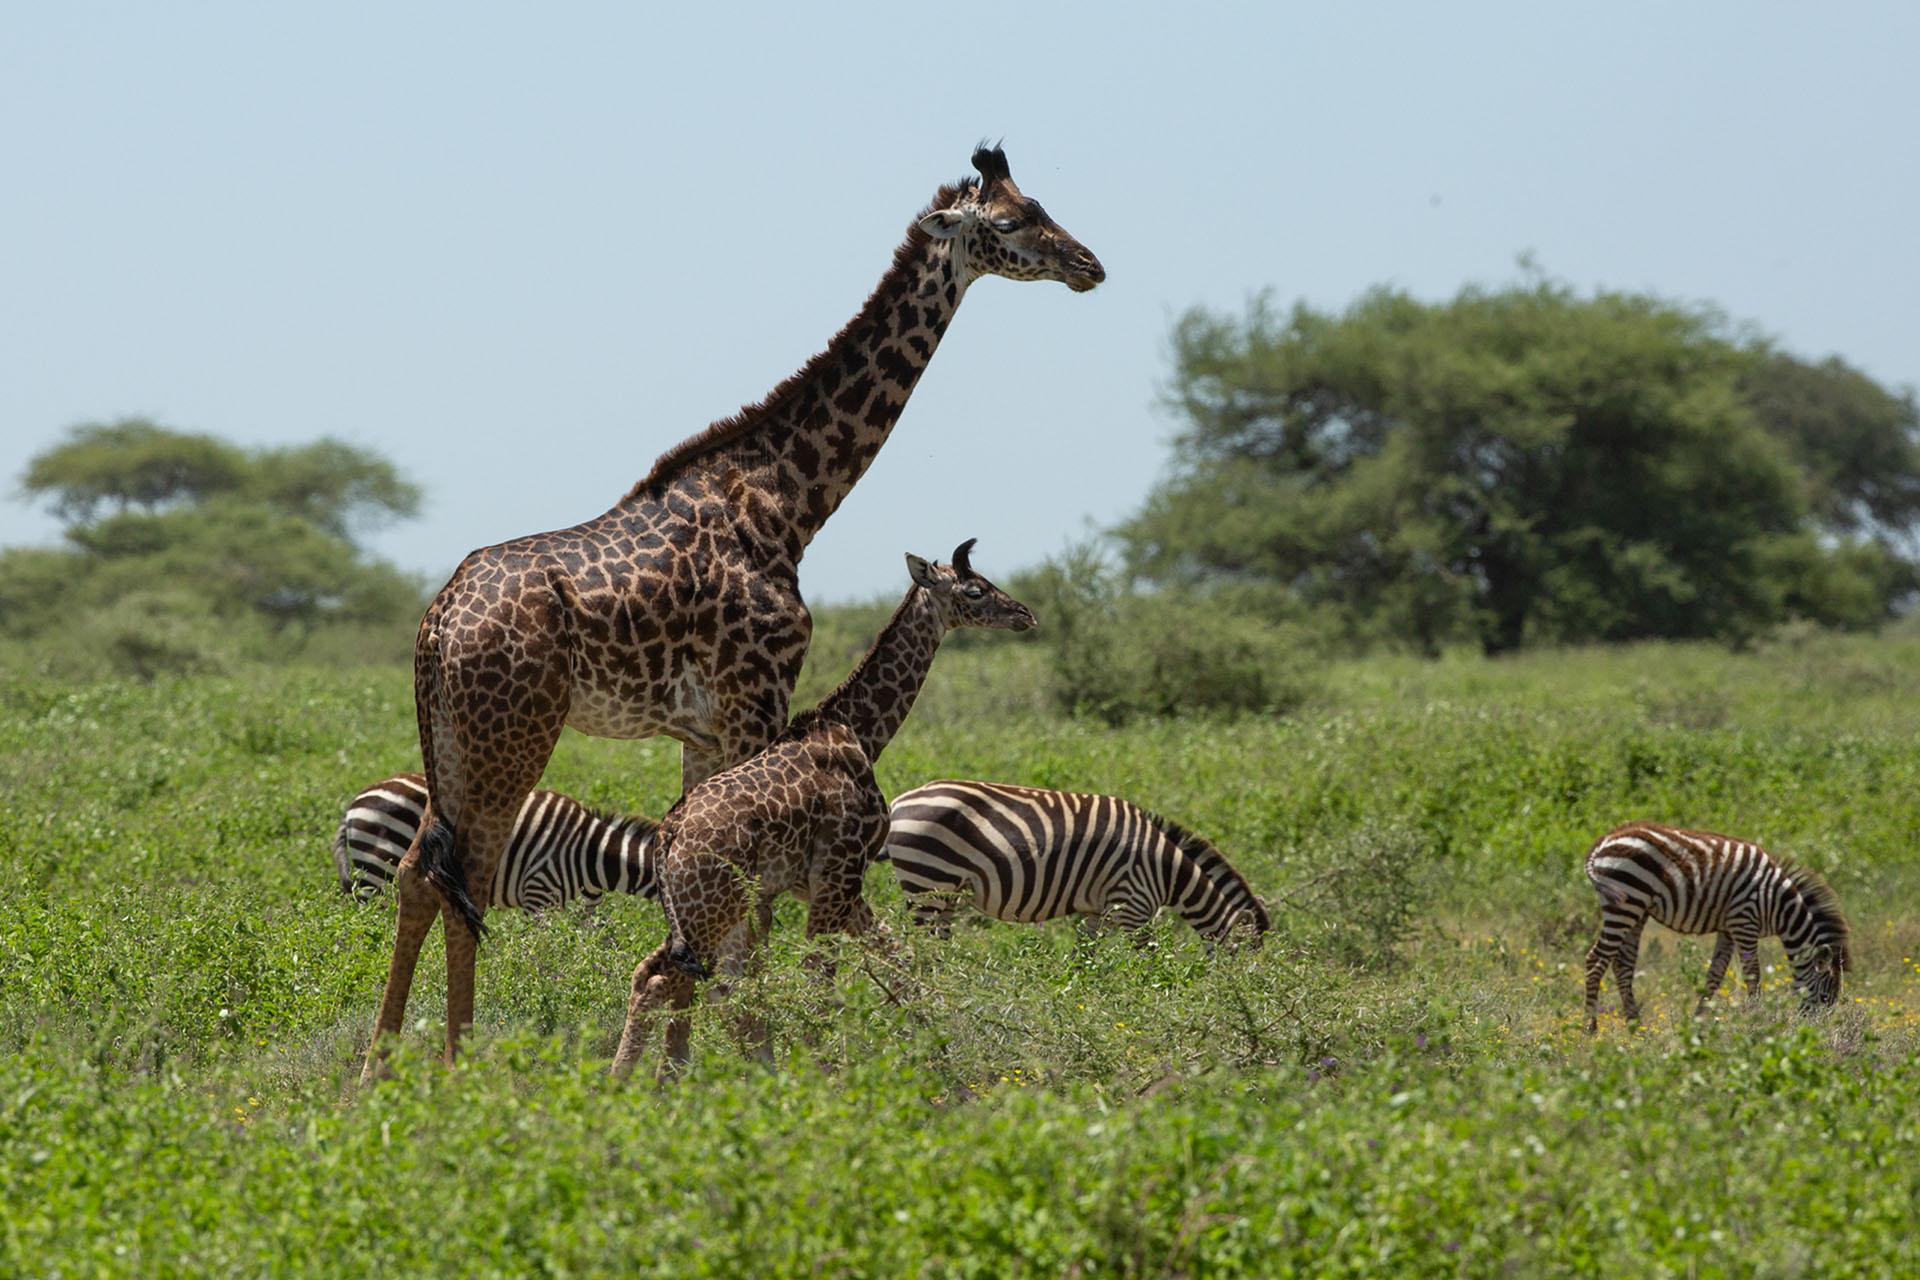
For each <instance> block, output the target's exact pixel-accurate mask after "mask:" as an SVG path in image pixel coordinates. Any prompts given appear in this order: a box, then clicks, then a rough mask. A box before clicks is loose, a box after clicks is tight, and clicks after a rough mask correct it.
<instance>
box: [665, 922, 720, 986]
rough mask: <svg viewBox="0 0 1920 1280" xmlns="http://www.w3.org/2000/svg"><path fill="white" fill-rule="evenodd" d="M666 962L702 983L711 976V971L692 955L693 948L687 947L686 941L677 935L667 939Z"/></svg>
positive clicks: (698, 958)
mask: <svg viewBox="0 0 1920 1280" xmlns="http://www.w3.org/2000/svg"><path fill="white" fill-rule="evenodd" d="M667 961H668V963H670V964H671V965H673V967H674V968H676V969H678V970H680V972H682V973H689V974H692V975H693V976H694V977H696V978H699V979H701V980H703V981H704V980H705V979H707V978H711V977H712V976H713V969H712V968H711V967H709V966H707V965H705V964H702V963H701V962H700V957H699V956H697V955H695V954H693V948H692V947H690V946H688V945H687V940H686V939H685V938H682V937H681V936H680V935H679V934H677V933H676V934H674V935H673V936H672V937H671V938H669V939H667Z"/></svg>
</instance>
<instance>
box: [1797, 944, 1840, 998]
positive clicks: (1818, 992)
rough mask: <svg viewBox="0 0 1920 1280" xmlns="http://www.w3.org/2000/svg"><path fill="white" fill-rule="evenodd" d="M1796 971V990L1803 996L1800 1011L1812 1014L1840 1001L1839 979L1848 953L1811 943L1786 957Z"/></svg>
mask: <svg viewBox="0 0 1920 1280" xmlns="http://www.w3.org/2000/svg"><path fill="white" fill-rule="evenodd" d="M1787 961H1788V963H1789V964H1790V965H1791V966H1792V967H1793V985H1794V989H1795V990H1797V991H1798V992H1799V993H1800V1011H1801V1012H1802V1013H1812V1012H1813V1011H1814V1010H1815V1009H1824V1008H1827V1007H1828V1006H1829V1005H1832V1004H1834V1003H1836V1002H1837V1001H1838V1000H1839V999H1840V975H1841V973H1843V972H1844V971H1845V970H1846V967H1847V958H1846V953H1845V952H1844V951H1842V950H1841V949H1840V948H1839V947H1836V946H1834V945H1832V944H1831V943H1827V942H1809V943H1808V944H1807V945H1806V946H1804V947H1802V948H1800V950H1798V951H1796V952H1794V953H1793V954H1792V955H1790V956H1788V957H1787Z"/></svg>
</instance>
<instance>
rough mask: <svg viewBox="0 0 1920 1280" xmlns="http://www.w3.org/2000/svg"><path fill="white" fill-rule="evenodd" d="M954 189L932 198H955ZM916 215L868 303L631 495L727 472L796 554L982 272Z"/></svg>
mask: <svg viewBox="0 0 1920 1280" xmlns="http://www.w3.org/2000/svg"><path fill="white" fill-rule="evenodd" d="M960 190H961V189H960V188H945V189H942V191H941V192H940V193H939V194H938V195H936V196H935V197H934V202H933V204H932V205H931V206H930V208H945V207H947V206H948V205H950V204H951V203H952V202H953V201H954V200H955V199H956V198H958V195H959V192H960ZM953 245H954V242H953V241H951V240H934V239H932V238H931V237H930V236H928V235H927V234H926V233H925V232H924V231H922V230H920V228H919V226H918V224H917V222H916V223H915V224H914V225H910V226H909V227H908V230H907V239H906V241H905V243H903V244H902V245H901V246H900V247H899V248H898V249H896V250H895V251H894V255H893V264H892V266H891V267H889V268H888V270H887V273H886V274H885V275H883V276H882V277H881V278H880V283H879V284H878V285H877V286H875V288H874V290H873V293H872V294H871V295H870V296H869V297H868V298H867V301H866V303H865V304H864V305H863V306H862V307H861V308H860V310H859V312H858V313H857V314H856V315H855V316H854V317H853V319H851V320H849V321H848V322H847V324H846V326H845V327H844V328H843V329H841V330H840V332H839V333H838V334H836V335H835V336H834V338H833V341H832V342H830V343H828V344H827V348H826V350H824V351H822V352H821V353H820V354H819V355H817V356H815V357H813V359H811V360H809V361H807V363H806V364H805V365H804V366H802V368H801V369H800V371H799V372H797V373H795V374H793V375H792V376H791V377H789V378H788V379H787V380H786V381H784V382H782V383H781V384H780V385H779V386H777V387H775V388H774V389H773V391H772V393H771V394H769V395H768V396H767V398H766V399H765V400H762V401H761V402H760V403H759V404H756V405H749V406H748V407H746V408H745V409H742V410H741V411H740V412H739V413H738V414H736V415H734V416H733V417H731V418H724V419H722V420H720V421H719V422H716V423H714V424H713V425H712V426H710V427H708V428H707V429H706V430H705V431H703V432H701V433H700V434H698V435H696V436H694V437H692V438H691V439H688V440H685V441H683V442H682V443H680V444H678V445H676V446H674V447H673V448H672V449H670V450H668V451H667V452H666V453H664V454H662V455H661V456H660V459H659V460H658V461H657V462H655V463H654V466H653V470H652V471H651V472H649V473H648V474H647V477H646V478H645V479H643V480H642V481H641V482H640V483H639V484H637V485H635V486H634V487H633V489H632V490H631V491H630V492H629V493H628V494H627V500H628V501H633V500H635V499H637V498H641V497H643V496H646V495H648V494H654V493H658V492H659V491H660V489H661V488H663V487H664V486H665V485H666V484H669V483H671V482H672V481H673V480H675V479H678V478H679V477H681V476H683V475H687V474H691V473H695V472H703V473H708V474H714V475H723V474H725V473H727V472H729V471H732V472H733V474H732V475H730V476H727V480H726V483H727V485H728V488H729V491H730V496H731V498H732V505H733V507H734V509H735V510H736V511H737V512H738V513H740V514H741V515H742V516H743V517H745V518H746V519H748V520H750V521H751V522H752V523H753V524H754V525H755V526H756V527H757V528H758V530H759V532H760V533H761V534H762V536H763V537H766V538H767V539H768V540H769V541H775V542H784V543H785V544H787V546H788V548H789V549H790V551H791V552H792V554H793V555H794V556H795V557H796V558H797V557H798V555H799V553H800V552H801V551H802V550H804V549H805V548H806V546H807V544H808V543H810V542H811V541H812V540H813V537H814V535H815V534H817V533H818V532H819V531H820V528H821V526H823V525H825V524H826V522H827V518H828V517H829V516H831V515H832V514H833V513H834V512H835V511H836V510H838V509H839V506H840V503H841V501H842V500H844V499H845V498H846V496H847V494H848V493H849V492H850V491H851V490H852V489H853V486H854V485H855V483H857V482H858V481H859V479H860V477H861V476H862V475H864V474H866V470H867V468H868V466H870V465H871V464H872V462H873V459H874V456H875V455H876V454H878V453H879V452H880V446H881V445H883V444H885V443H886V442H887V437H888V435H890V434H891V433H892V431H893V428H894V424H895V423H897V422H899V420H900V412H901V410H902V409H904V408H905V407H906V404H907V398H908V397H909V396H910V395H912V394H913V389H914V386H915V385H916V384H917V383H918V382H919V381H920V375H921V374H922V373H924V372H925V371H926V368H927V364H928V362H929V361H931V360H932V359H933V353H934V351H935V349H936V348H937V347H938V346H939V345H940V339H941V337H942V336H943V335H944V334H945V333H946V331H947V325H948V324H949V323H951V322H952V320H953V313H954V312H955V311H956V310H957V309H958V308H959V306H960V299H961V298H962V297H963V296H964V295H965V293H966V289H967V285H968V284H969V283H970V282H971V279H972V273H971V272H970V271H968V270H967V269H966V264H965V263H964V262H963V261H961V259H960V255H959V254H957V253H956V252H955V250H954V248H953Z"/></svg>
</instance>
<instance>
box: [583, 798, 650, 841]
mask: <svg viewBox="0 0 1920 1280" xmlns="http://www.w3.org/2000/svg"><path fill="white" fill-rule="evenodd" d="M580 807H581V808H582V809H585V810H586V811H587V816H588V817H589V818H592V819H593V820H595V821H596V822H603V823H605V824H606V825H607V826H608V827H610V828H612V829H613V830H615V831H631V832H633V833H634V834H635V835H638V836H641V837H643V838H644V837H649V836H651V835H653V833H654V832H656V831H658V830H659V829H660V824H659V823H657V822H655V821H654V820H653V819H652V818H649V817H647V816H646V815H645V814H641V813H618V812H615V811H614V810H612V809H602V808H599V807H598V806H595V805H586V804H583V805H581V806H580Z"/></svg>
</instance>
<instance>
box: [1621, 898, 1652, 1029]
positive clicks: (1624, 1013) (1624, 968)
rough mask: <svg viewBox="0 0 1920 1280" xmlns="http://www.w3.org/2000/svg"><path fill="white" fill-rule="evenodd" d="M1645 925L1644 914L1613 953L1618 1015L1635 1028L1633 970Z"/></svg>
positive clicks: (1637, 1013) (1637, 1019)
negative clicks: (1618, 991) (1618, 989)
mask: <svg viewBox="0 0 1920 1280" xmlns="http://www.w3.org/2000/svg"><path fill="white" fill-rule="evenodd" d="M1645 925H1646V917H1645V916H1642V917H1640V918H1639V919H1638V920H1636V921H1634V922H1633V927H1632V928H1631V929H1629V930H1628V931H1627V933H1626V935H1625V936H1623V937H1622V938H1621V939H1620V945H1619V946H1618V947H1617V948H1615V950H1614V953H1613V983H1614V985H1615V986H1617V987H1619V988H1620V1016H1621V1017H1623V1018H1625V1019H1626V1020H1627V1025H1628V1026H1630V1027H1635V1028H1638V1027H1639V1025H1640V1006H1639V1004H1638V1003H1636V1002H1635V1000H1634V998H1633V970H1634V966H1636V965H1637V964H1639V963H1640V930H1641V929H1642V928H1643V927H1644V926H1645Z"/></svg>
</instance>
